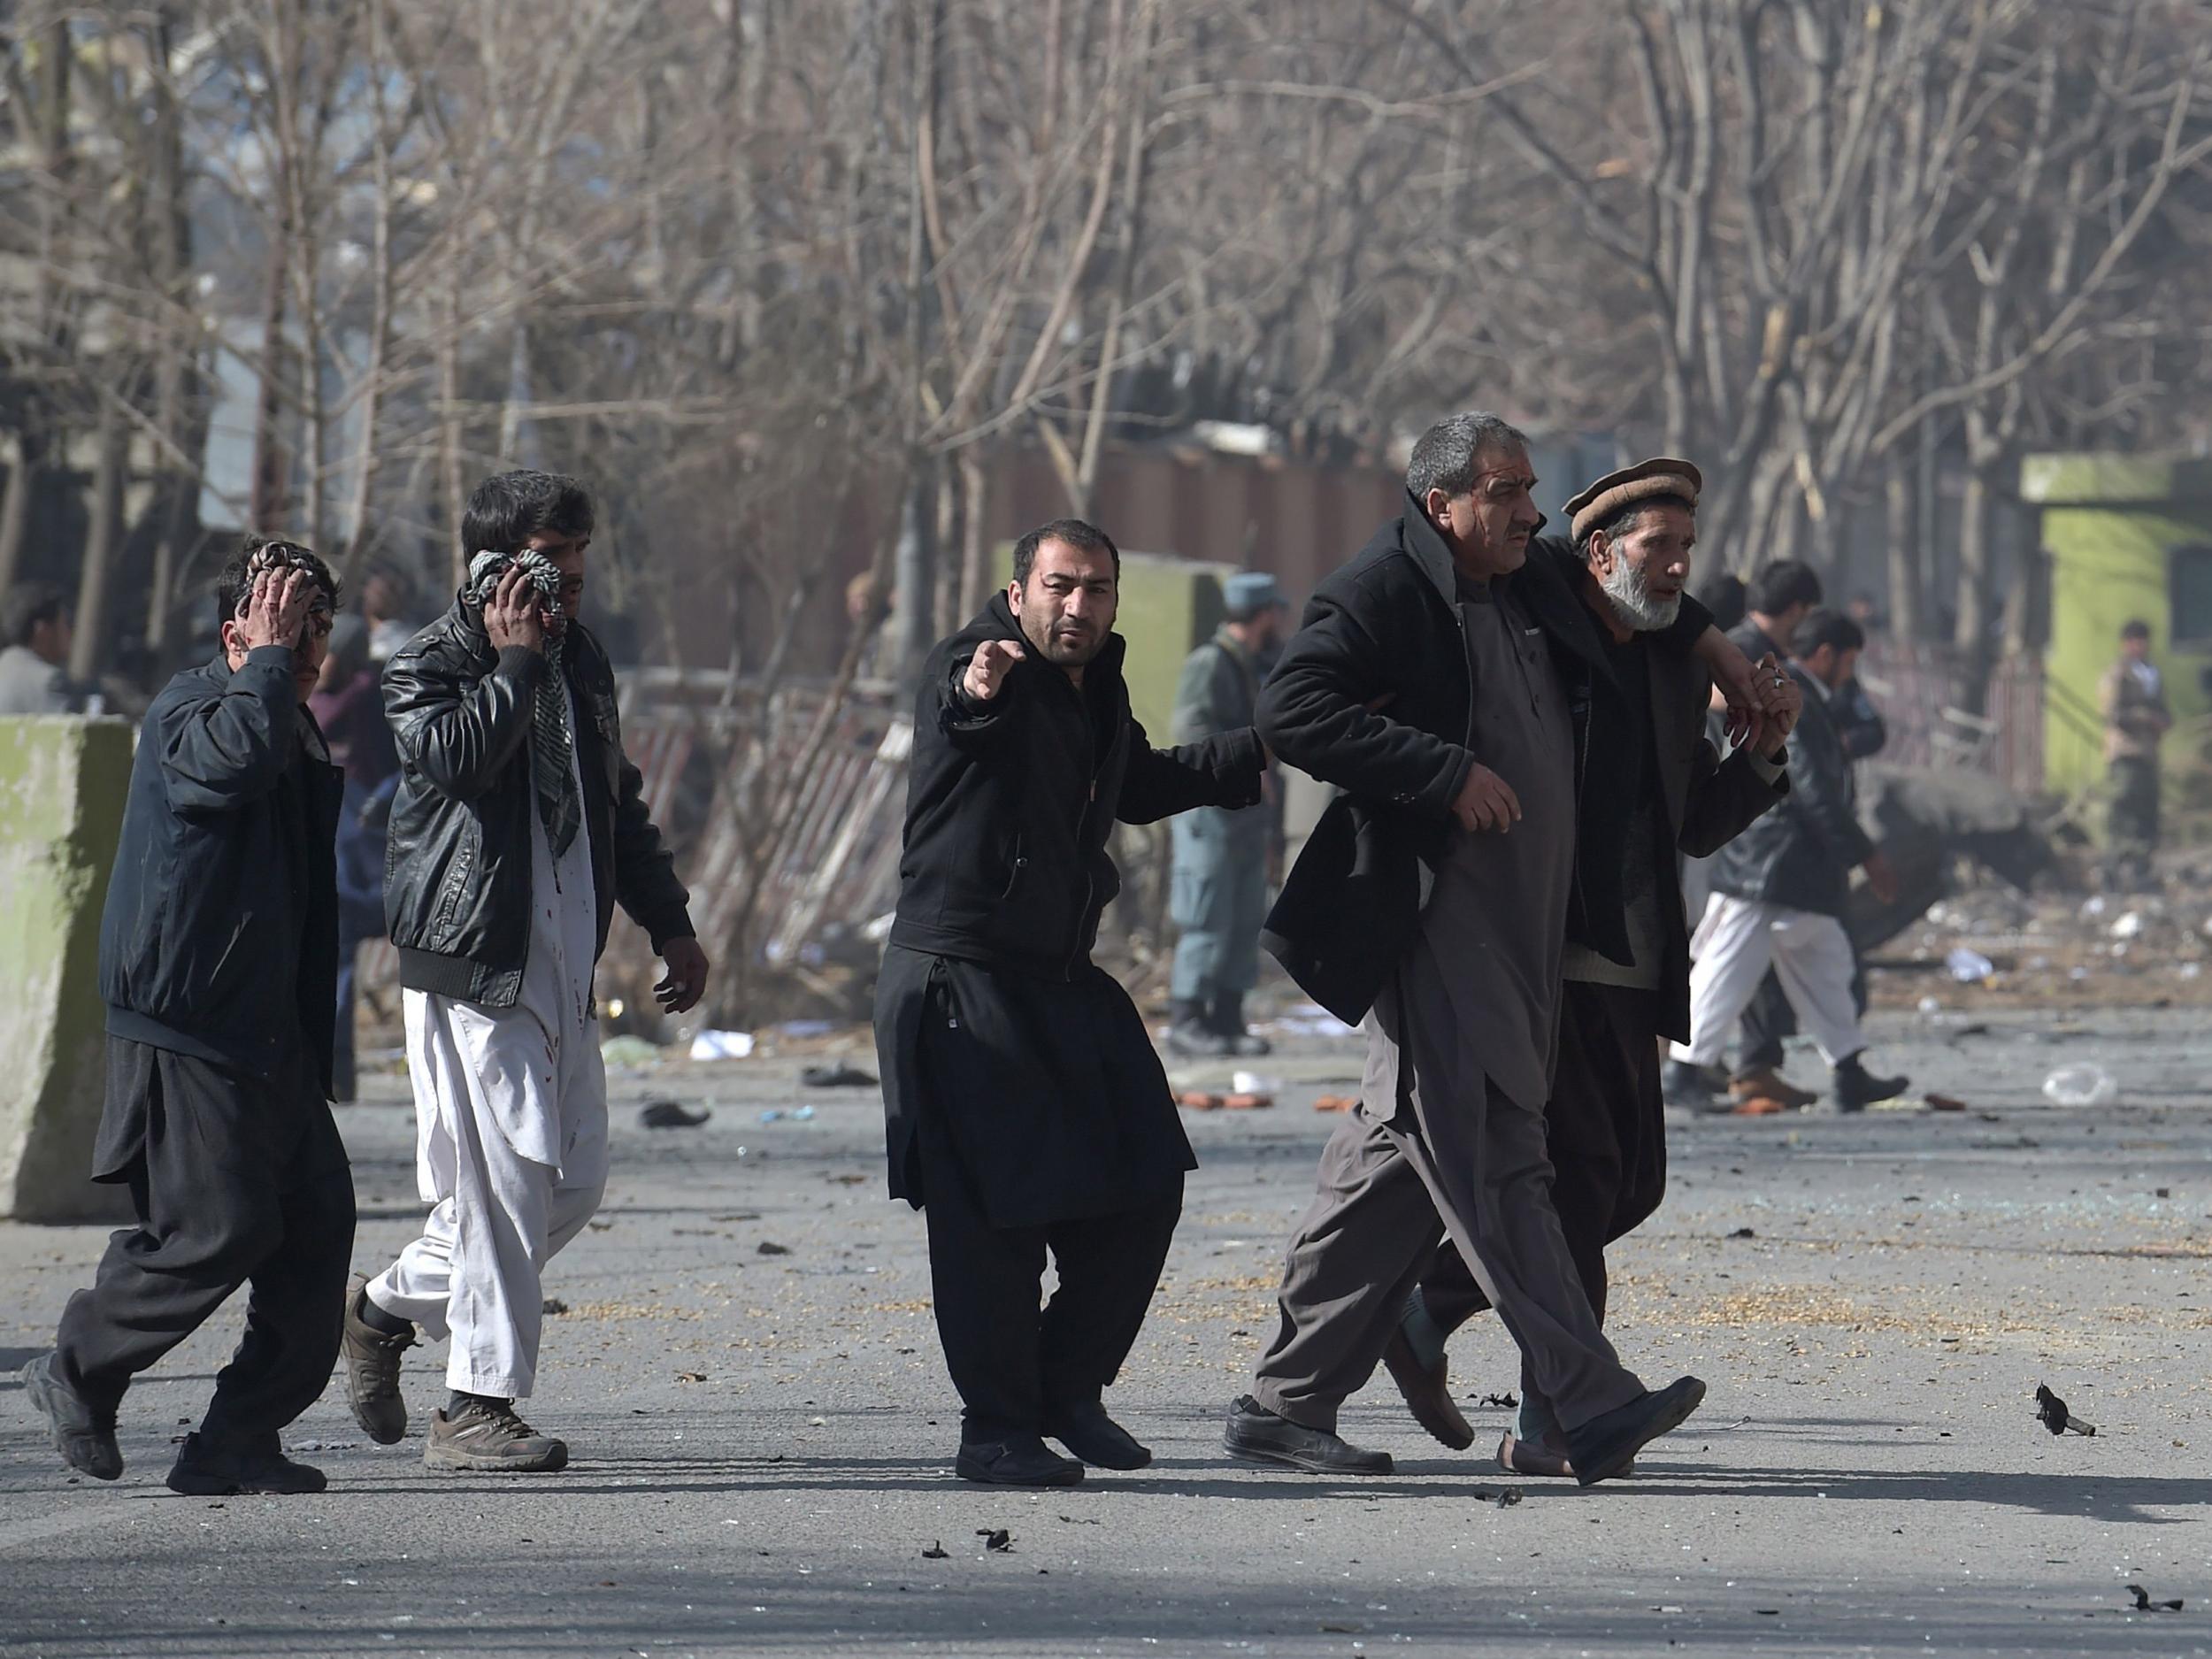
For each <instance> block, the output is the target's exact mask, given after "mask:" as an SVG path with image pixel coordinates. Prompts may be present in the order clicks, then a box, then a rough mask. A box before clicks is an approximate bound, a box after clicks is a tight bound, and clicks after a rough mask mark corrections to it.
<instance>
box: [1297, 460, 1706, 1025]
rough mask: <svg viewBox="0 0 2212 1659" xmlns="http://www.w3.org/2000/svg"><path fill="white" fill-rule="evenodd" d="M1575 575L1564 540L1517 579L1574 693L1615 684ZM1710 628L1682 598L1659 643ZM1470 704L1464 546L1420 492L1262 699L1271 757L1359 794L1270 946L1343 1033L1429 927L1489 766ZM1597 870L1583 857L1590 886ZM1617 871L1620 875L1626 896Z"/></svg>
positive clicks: (1331, 817) (1367, 552)
mask: <svg viewBox="0 0 2212 1659" xmlns="http://www.w3.org/2000/svg"><path fill="white" fill-rule="evenodd" d="M1578 569H1579V566H1578V563H1577V562H1576V561H1575V559H1574V557H1573V555H1572V553H1571V551H1568V550H1566V549H1564V545H1563V543H1560V542H1557V541H1538V542H1535V543H1533V544H1532V546H1531V548H1530V549H1529V555H1528V558H1527V561H1526V562H1525V564H1524V565H1522V567H1521V568H1520V569H1519V570H1518V571H1517V572H1514V573H1513V574H1512V575H1511V576H1509V577H1507V578H1504V579H1503V580H1506V581H1509V582H1510V583H1512V584H1513V587H1514V589H1515V591H1516V592H1517V595H1518V596H1519V597H1520V599H1521V600H1522V601H1523V603H1525V604H1526V605H1527V607H1528V609H1529V611H1530V612H1531V613H1532V615H1533V616H1534V617H1535V618H1536V620H1537V623H1538V625H1539V626H1541V627H1542V628H1543V630H1544V632H1545V634H1546V636H1547V638H1548V641H1549V642H1550V644H1551V648H1552V650H1553V652H1554V653H1555V657H1558V658H1559V660H1560V661H1561V662H1562V664H1563V667H1564V668H1565V669H1566V671H1567V674H1568V678H1569V681H1570V683H1571V684H1572V683H1573V682H1574V681H1575V680H1577V679H1578V677H1581V676H1584V675H1592V676H1595V677H1597V678H1598V679H1600V680H1609V679H1610V677H1611V672H1612V671H1611V669H1610V668H1609V665H1608V664H1607V662H1606V659H1605V653H1604V649H1603V648H1602V646H1601V643H1600V640H1599V634H1598V625H1597V621H1596V619H1595V618H1594V617H1592V616H1591V614H1590V612H1589V609H1588V607H1587V606H1586V605H1585V604H1584V603H1583V601H1582V597H1581V592H1580V589H1579V587H1578V575H1577V574H1576V572H1578ZM1710 624H1711V615H1710V613H1709V612H1708V611H1706V610H1705V609H1704V607H1703V606H1701V605H1700V604H1698V603H1697V602H1696V601H1695V600H1693V599H1691V598H1689V597H1688V596H1687V595H1685V596H1684V598H1683V601H1682V614H1681V617H1680V618H1679V619H1678V621H1677V622H1676V623H1675V625H1674V626H1673V627H1672V628H1671V629H1669V630H1667V631H1666V633H1664V634H1661V635H1657V636H1655V637H1656V638H1658V639H1660V640H1662V641H1664V649H1669V650H1671V651H1675V652H1677V653H1678V654H1681V653H1684V652H1686V650H1687V648H1688V646H1689V645H1690V644H1692V643H1694V641H1696V640H1697V638H1698V637H1699V636H1700V635H1701V634H1703V633H1704V632H1705V630H1706V628H1707V627H1708V626H1710ZM1473 704H1474V681H1473V672H1472V670H1471V667H1470V666H1469V664H1468V660H1467V648H1466V639H1465V635H1464V634H1463V632H1462V631H1461V627H1460V618H1459V610H1458V599H1457V587H1456V581H1455V575H1454V570H1453V565H1452V557H1451V550H1450V549H1448V548H1447V547H1446V546H1445V544H1444V541H1443V539H1442V538H1441V537H1440V536H1439V535H1438V534H1437V533H1436V529H1435V527H1434V526H1432V525H1431V524H1430V523H1429V521H1428V518H1427V517H1426V516H1425V514H1424V513H1423V512H1422V511H1420V508H1419V506H1418V504H1417V503H1415V502H1414V500H1413V498H1412V497H1411V496H1410V495H1409V496H1408V497H1407V498H1406V511H1405V512H1404V514H1403V515H1402V517H1400V518H1394V519H1392V520H1391V521H1390V522H1389V523H1388V524H1386V525H1384V526H1382V528H1381V529H1379V531H1377V532H1376V533H1375V535H1374V538H1373V539H1372V540H1371V541H1369V542H1368V544H1367V546H1366V547H1365V548H1364V549H1362V550H1361V552H1360V554H1359V556H1358V557H1356V558H1354V559H1353V560H1352V561H1351V562H1350V563H1349V564H1348V565H1344V566H1343V567H1342V568H1341V569H1340V570H1338V571H1336V572H1334V573H1333V574H1332V575H1330V576H1329V577H1328V578H1327V579H1326V580H1324V581H1323V582H1322V583H1321V585H1320V586H1319V587H1318V588H1316V589H1315V590H1314V594H1313V597H1312V598H1311V599H1310V600H1309V601H1308V602H1307V603H1306V611H1305V615H1304V616H1303V618H1301V620H1300V624H1299V628H1298V632H1297V633H1296V634H1294V635H1293V636H1292V638H1291V641H1290V643H1289V645H1288V646H1287V647H1286V648H1285V649H1284V652H1283V657H1282V661H1281V662H1280V664H1278V666H1277V667H1276V669H1275V672H1274V674H1273V675H1272V677H1271V678H1270V679H1269V680H1268V682H1267V686H1266V688H1265V689H1264V690H1263V691H1262V692H1261V694H1260V711H1259V730H1260V735H1261V736H1262V737H1263V739H1264V740H1265V741H1266V742H1267V745H1268V747H1269V748H1270V749H1272V750H1273V751H1274V752H1275V753H1276V754H1277V755H1279V756H1280V757H1282V759H1283V760H1284V761H1286V763H1288V764H1290V765H1293V766H1295V767H1298V768H1299V769H1300V770H1301V771H1303V772H1310V773H1311V774H1312V775H1313V776H1314V777H1316V778H1318V779H1320V780H1322V781H1323V782H1325V783H1333V784H1335V785H1337V786H1338V787H1340V788H1341V789H1342V790H1343V791H1344V793H1343V794H1342V795H1340V796H1339V797H1338V798H1337V799H1336V800H1335V801H1333V802H1332V803H1330V805H1329V808H1328V810H1326V811H1325V812H1324V813H1323V814H1322V815H1321V820H1320V822H1319V823H1318V824H1317V825H1316V826H1314V830H1313V833H1312V834H1311V835H1310V837H1309V838H1308V839H1307V841H1306V845H1305V849H1304V850H1303V851H1302V852H1301V853H1300V854H1299V856H1298V862H1297V864H1295V865H1294V867H1293V869H1292V870H1291V872H1290V877H1289V879H1288V880H1287V881H1286V882H1285V883H1284V885H1283V890H1282V894H1281V896H1280V897H1279V898H1278V899H1277V901H1276V902H1275V908H1274V909H1273V910H1271V912H1270V913H1269V915H1268V918H1267V926H1266V929H1265V931H1264V932H1263V933H1262V935H1261V940H1262V942H1263V944H1265V945H1266V947H1267V949H1268V950H1269V951H1270V952H1271V954H1272V955H1273V956H1275V958H1276V959H1277V960H1278V961H1279V962H1280V963H1281V964H1283V966H1284V968H1285V969H1286V971H1287V972H1289V974H1290V976H1291V978H1292V979H1294V980H1296V981H1297V983H1298V985H1299V986H1300V987H1302V989H1303V990H1304V991H1305V993H1306V994H1307V995H1309V996H1310V997H1312V998H1313V1000H1314V1001H1315V1002H1318V1003H1319V1004H1320V1005H1321V1006H1322V1007H1323V1008H1325V1009H1327V1010H1329V1011H1330V1012H1331V1013H1333V1014H1334V1015H1335V1016H1336V1017H1337V1018H1340V1019H1343V1020H1347V1021H1350V1022H1354V1023H1356V1022H1357V1021H1358V1020H1360V1019H1361V1018H1363V1017H1364V1016H1365V1015H1366V1012H1367V1010H1368V1009H1369V1007H1370V1006H1371V1005H1372V1003H1373V1002H1374V1000H1375V995H1376V993H1377V992H1378V991H1379V990H1380V989H1381V987H1382V986H1383V985H1384V983H1385V982H1386V980H1387V979H1388V978H1389V976H1390V974H1391V973H1393V972H1395V971H1396V969H1397V966H1398V964H1399V961H1400V959H1401V958H1402V956H1404V955H1405V952H1406V950H1407V949H1408V948H1409V946H1410V945H1411V944H1412V942H1413V939H1414V936H1415V934H1416V933H1417V931H1418V930H1419V927H1420V918H1421V900H1422V882H1421V866H1422V865H1423V864H1427V865H1429V866H1430V867H1431V868H1433V867H1434V866H1435V864H1437V863H1438V862H1439V861H1440V859H1441V857H1442V855H1443V851H1444V848H1445V842H1446V838H1447V836H1448V833H1450V831H1451V828H1452V826H1453V823H1454V819H1453V818H1452V803H1453V802H1454V801H1455V800H1456V799H1457V798H1458V795H1459V790H1460V786H1461V785H1462V784H1463V783H1464V782H1465V781H1466V778H1467V773H1468V772H1469V770H1470V769H1471V767H1472V766H1473V765H1474V764H1475V756H1474V754H1473V753H1472V751H1471V749H1469V748H1468V743H1469V741H1470V738H1471V733H1472V730H1473V713H1474V707H1473ZM1530 830H1532V831H1533V832H1534V833H1545V834H1571V833H1573V826H1571V825H1560V826H1542V825H1539V826H1527V827H1526V828H1525V829H1524V830H1522V831H1518V832H1516V833H1529V832H1530ZM1583 874H1584V872H1583V870H1582V868H1581V866H1580V863H1579V861H1578V869H1577V881H1578V884H1579V882H1580V881H1581V880H1582V879H1583ZM1617 875H1618V870H1617V865H1616V866H1615V869H1614V872H1613V878H1612V879H1613V880H1614V882H1615V885H1616V887H1617ZM1593 908H1594V909H1597V910H1602V909H1603V905H1602V904H1599V905H1596V906H1594V907H1593ZM1616 908H1617V904H1616Z"/></svg>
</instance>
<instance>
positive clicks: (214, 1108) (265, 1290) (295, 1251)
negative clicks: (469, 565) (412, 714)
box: [23, 536, 353, 1494]
mask: <svg viewBox="0 0 2212 1659" xmlns="http://www.w3.org/2000/svg"><path fill="white" fill-rule="evenodd" d="M337 595H338V585H337V582H336V581H335V580H334V579H333V578H332V576H331V573H330V569H329V567H328V566H327V565H325V564H324V563H323V562H322V560H321V559H319V558H318V557H316V556H315V555H314V554H312V553H311V552H310V551H308V550H307V549H305V548H303V547H300V546H297V545H296V544H295V543H292V542H288V541H267V540H265V539H264V538H262V537H260V536H249V537H248V538H247V539H246V542H245V545H244V547H243V548H242V549H241V550H240V552H239V553H238V555H237V556H236V557H234V558H233V559H232V560H231V561H230V563H229V564H228V565H226V566H225V567H224V569H223V572H222V574H221V576H220V577H219V580H218V581H217V585H216V606H217V613H218V615H219V618H221V623H220V631H221V639H222V649H221V653H220V655H219V656H218V657H216V658H215V660H214V661H212V662H211V663H207V664H203V665H202V666H200V667H197V668H188V669H186V670H185V671H184V672H182V673H180V674H179V675H177V677H176V678H175V679H173V680H171V681H170V682H169V684H168V685H167V687H165V688H164V689H163V691H162V693H161V695H159V696H157V697H156V698H155V699H154V703H153V706H152V707H151V708H150V709H149V710H147V714H146V722H145V726H144V728H143V730H142V733H141V735H140V738H139V743H138V752H137V756H136V758H135V759H134V761H133V762H132V764H131V781H130V792H129V795H127V798H126V801H125V804H124V808H123V833H122V839H121V841H120V843H119V846H118V847H117V849H116V856H115V870H114V873H113V874H112V875H111V877H110V879H109V885H108V896H107V910H106V913H105V915H104V918H103V920H102V922H101V925H100V991H101V995H102V996H103V997H104V998H105V999H106V1002H107V1005H108V1012H107V1030H108V1047H107V1102H106V1109H105V1110H104V1113H103V1115H102V1117H101V1119H100V1133H99V1139H98V1141H97V1142H96V1145H95V1147H94V1151H93V1168H92V1179H94V1180H96V1181H111V1182H115V1183H118V1184H119V1185H125V1186H127V1187H129V1188H130V1194H131V1202H132V1205H133V1207H134V1209H135V1210H136V1212H137V1217H138V1225H136V1226H134V1227H130V1228H127V1229H125V1230H124V1231H122V1232H120V1233H116V1234H115V1236H114V1238H113V1240H111V1242H110V1243H109V1245H108V1248H107V1254H106V1255H105V1256H103V1257H102V1258H101V1261H100V1270H99V1276H98V1278H97V1279H96V1280H95V1282H94V1284H93V1286H92V1287H91V1288H90V1289H89V1290H81V1291H79V1292H78V1293H77V1294H75V1295H74V1296H73V1297H71V1298H70V1300H69V1305H68V1307H67V1308H66V1309H65V1310H64V1311H63V1313H62V1317H61V1327H60V1330H59V1331H58V1333H57V1334H56V1337H55V1344H54V1350H53V1352H52V1353H50V1354H46V1355H42V1356H39V1357H38V1358H36V1359H34V1360H33V1361H32V1362H31V1363H29V1364H28V1365H27V1366H26V1367H25V1368H24V1371H23V1389H24V1394H25V1396H26V1398H27V1399H28V1400H29V1402H30V1403H31V1404H32V1405H33V1406H34V1407H35V1408H36V1409H38V1410H39V1411H41V1412H42V1413H43V1414H44V1415H45V1416H46V1417H47V1418H48V1419H49V1421H50V1424H51V1425H52V1430H53V1436H54V1444H55V1447H56V1449H58V1451H59V1452H60V1453H61V1455H62V1457H63V1459H64V1460H65V1462H66V1463H68V1464H69V1466H70V1467H71V1468H72V1469H74V1470H76V1471H79V1472H80V1473H82V1474H87V1475H90V1476H91V1477H92V1478H93V1479H96V1480H112V1479H115V1478H116V1477H117V1476H118V1475H119V1474H120V1473H121V1472H122V1470H123V1459H122V1454H121V1452H120V1451H119V1448H117V1445H116V1440H115V1414H116V1408H117V1407H118V1405H119V1403H120V1402H121V1401H122V1398H123V1393H124V1390H125V1389H126V1388H127V1387H128V1386H129V1385H130V1380H131V1379H132V1378H133V1377H134V1376H136V1375H137V1374H138V1373H139V1372H140V1371H144V1370H146V1369H147V1368H148V1367H149V1366H150V1365H152V1364H153V1363H155V1362H156V1361H157V1360H158V1359H159V1358H160V1357H161V1356H163V1355H164V1354H166V1353H167V1352H168V1351H169V1350H170V1349H171V1348H174V1347H175V1346H176V1345H177V1344H178V1343H180V1342H181V1341H183V1340H184V1339H185V1338H186V1337H188V1336H189V1335H191V1334H192V1333H193V1332H195V1331H196V1330H198V1329H199V1327H200V1326H201V1325H204V1324H205V1323H206V1322H207V1320H208V1318H209V1317H211V1315H212V1314H213V1313H214V1312H215V1310H216V1309H217V1308H219V1307H220V1306H221V1305H222V1303H223V1302H225V1301H226V1300H227V1298H228V1297H229V1296H230V1295H231V1294H232V1293H233V1292H234V1291H235V1290H237V1289H238V1287H239V1286H241V1285H250V1286H252V1292H251V1294H250V1298H249V1300H248V1302H247V1304H246V1334H245V1338H244V1340H242V1342H240V1344H239V1345H238V1351H237V1353H236V1354H235V1355H234V1356H233V1357H232V1359H231V1363H229V1364H228V1365H227V1366H225V1367H224V1368H223V1370H222V1371H221V1372H220V1373H219V1375H218V1376H217V1377H216V1379H215V1397H214V1398H213V1399H212V1400H211V1402H209V1404H208V1408H207V1415H206V1416H205V1417H203V1418H202V1419H201V1421H200V1426H199V1428H198V1430H197V1432H194V1433H192V1434H188V1435H187V1436H186V1437H185V1441H184V1446H183V1448H182V1449H181V1450H180V1451H179V1453H178V1454H177V1461H176V1465H175V1467H174V1468H173V1469H172V1470H171V1471H169V1482H168V1484H169V1486H170V1487H171V1488H172V1489H173V1490H174V1491H177V1492H182V1493H188V1494H226V1493H233V1492H268V1493H291V1492H320V1491H321V1490H322V1489H323V1485H324V1481H323V1477H322V1474H321V1471H319V1470H314V1469H311V1468H308V1467H307V1466H306V1465H304V1464H301V1463H293V1462H291V1461H290V1460H289V1459H288V1458H287V1457H286V1456H285V1455H284V1453H283V1449H282V1447H281V1445H280V1441H279V1439H278V1432H279V1431H280V1430H281V1429H282V1428H284V1427H285V1425H288V1424H289V1423H290V1422H291V1421H292V1420H293V1419H294V1418H296V1417H298V1416H299V1414H300V1413H301V1412H303V1411H304V1410H306V1409H307V1408H308V1407H309V1406H310V1405H311V1404H313V1403H314V1402H315V1399H316V1397H317V1396H318V1395H319V1394H321V1393H322V1391H323V1387H324V1386H325V1385H326V1383H328V1382H329V1380H330V1368H331V1363H332V1361H334V1359H336V1357H337V1356H338V1297H339V1293H340V1292H341V1290H342V1288H343V1286H344V1284H345V1277H346V1258H347V1256H348V1255H349V1252H350V1251H351V1250H352V1248H353V1174H352V1171H351V1168H350V1167H349V1164H348V1163H347V1161H346V1151H345V1146H344V1143H343V1142H342V1141H340V1139H339V1137H338V1128H337V1125H336V1123H335V1122H334V1120H333V1118H332V1117H331V1112H330V1104H329V1102H330V1094H331V1037H332V1025H333V1018H332V1016H333V1011H334V1009H335V1008H336V1006H337V980H338V914H337V876H336V866H335V863H334V853H333V851H332V845H333V841H334V836H335V833H336V831H337V826H338V801H339V795H340V793H341V791H342V788H343V780H342V777H341V776H340V773H339V772H338V769H337V768H336V767H335V766H334V765H332V764H331V762H330V752H329V749H327V747H326V745H325V743H324V741H323V737H322V733H321V732H320V731H319V729H318V728H317V726H316V725H315V719H314V717H313V716H312V715H311V714H310V713H309V712H308V710H307V699H308V695H309V694H310V693H311V692H312V691H313V690H314V689H315V681H316V677H317V676H318V674H319V672H321V669H322V663H323V653H324V650H325V649H326V645H327V643H328V641H329V638H330V628H331V622H332V618H333V613H334V607H335V605H336V603H337Z"/></svg>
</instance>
